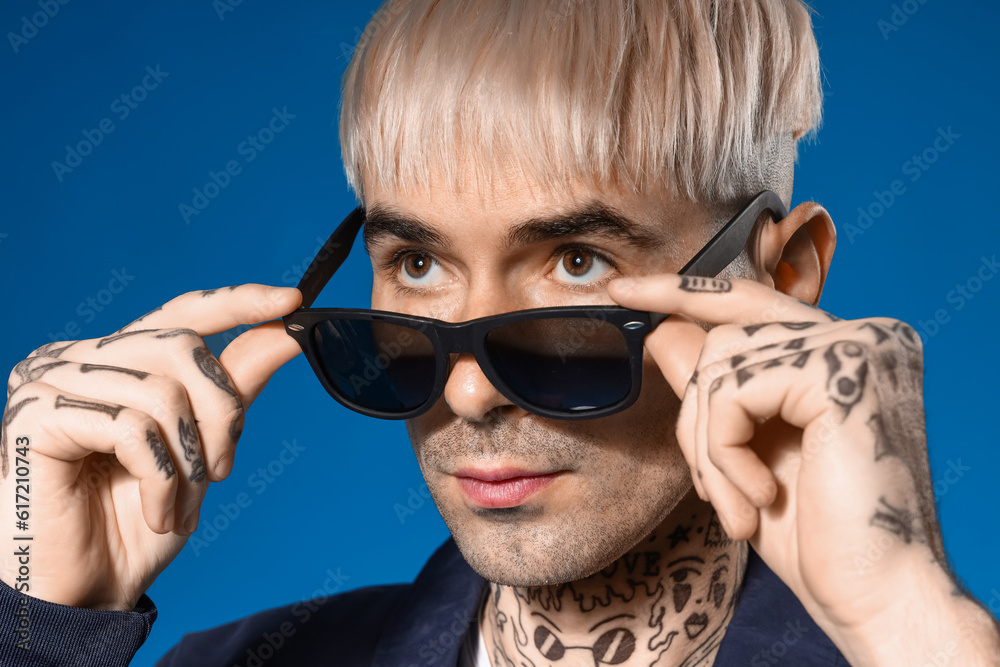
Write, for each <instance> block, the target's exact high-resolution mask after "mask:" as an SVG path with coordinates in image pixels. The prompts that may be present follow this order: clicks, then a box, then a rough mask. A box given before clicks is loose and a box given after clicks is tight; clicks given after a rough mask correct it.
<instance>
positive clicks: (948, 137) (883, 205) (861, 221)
mask: <svg viewBox="0 0 1000 667" xmlns="http://www.w3.org/2000/svg"><path fill="white" fill-rule="evenodd" d="M961 138H962V135H961V134H957V133H956V132H955V131H954V130H952V129H951V126H950V125H949V126H948V129H947V130H946V129H944V128H943V127H939V128H938V129H937V136H936V137H935V138H934V141H932V142H931V145H930V146H928V147H927V148H925V149H924V150H923V151H921V152H920V153H914V154H913V155H912V156H911V157H910V159H909V160H907V161H906V162H904V163H903V164H902V165H901V166H900V171H902V172H903V175H904V176H907V177H908V178H907V180H908V181H909V182H910V183H916V182H917V181H919V180H920V178H921V177H922V176H923V175H924V174H925V173H926V172H927V170H928V169H930V168H931V167H932V166H933V165H934V164H935V163H936V162H937V161H938V160H939V159H941V155H942V154H944V153H947V152H948V151H949V150H951V147H952V146H954V145H955V142H956V141H958V140H959V139H961ZM906 192H907V185H906V182H905V181H904V180H903V179H896V180H894V181H893V182H892V183H890V184H889V189H888V190H882V191H880V190H875V191H874V192H872V197H873V201H872V202H871V203H869V204H868V205H867V206H859V207H858V219H857V221H856V223H855V224H851V223H848V224H847V225H846V226H845V227H844V233H846V234H847V240H848V241H849V242H850V243H854V241H855V240H856V239H857V238H858V237H859V236H863V235H864V233H865V232H866V231H868V230H869V229H871V228H872V226H873V225H874V224H875V222H876V221H877V220H878V219H879V218H881V217H882V216H883V215H885V213H886V211H888V210H889V209H890V208H892V207H893V205H894V204H895V203H896V202H897V201H899V198H900V197H902V196H903V195H905V194H906Z"/></svg>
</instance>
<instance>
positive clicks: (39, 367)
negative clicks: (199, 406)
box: [27, 358, 208, 528]
mask: <svg viewBox="0 0 1000 667" xmlns="http://www.w3.org/2000/svg"><path fill="white" fill-rule="evenodd" d="M27 362H28V373H27V374H28V375H30V376H36V377H38V378H39V379H40V378H41V377H44V378H45V381H46V383H47V384H49V385H51V386H53V387H56V388H57V389H58V390H59V391H61V392H63V393H66V394H72V395H78V396H86V397H88V400H97V401H102V402H105V403H110V404H114V405H123V406H125V407H128V408H131V409H133V410H138V411H139V412H141V413H143V414H147V415H149V416H151V417H152V418H153V420H154V421H155V422H156V426H157V428H158V429H159V433H160V434H161V436H162V437H163V440H164V442H165V444H166V446H167V452H168V454H169V455H170V458H171V460H172V462H173V465H174V466H175V468H176V469H177V470H178V473H179V474H178V489H177V502H176V504H175V507H176V510H175V511H176V514H177V517H176V518H177V520H176V522H175V523H176V526H177V527H178V528H180V527H182V526H186V525H187V524H188V523H191V522H194V521H196V518H197V517H196V516H195V518H192V515H197V512H198V508H199V507H200V506H201V501H202V499H203V498H204V496H205V491H206V490H207V487H208V480H207V477H206V469H205V459H204V455H203V453H202V445H201V438H200V436H199V434H198V430H197V428H196V427H195V419H194V415H193V413H192V411H191V406H190V404H189V403H188V395H187V391H186V390H185V388H184V385H182V384H181V383H180V382H178V381H177V380H175V379H174V378H172V377H167V376H162V375H154V374H151V373H147V372H144V371H138V370H135V369H131V368H120V367H116V366H107V365H103V364H78V363H74V362H70V361H67V360H58V361H55V362H52V361H51V360H48V359H45V358H41V359H30V360H27ZM40 362H41V363H40ZM46 362H47V363H46Z"/></svg>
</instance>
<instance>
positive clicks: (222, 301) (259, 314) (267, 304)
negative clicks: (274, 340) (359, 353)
mask: <svg viewBox="0 0 1000 667" xmlns="http://www.w3.org/2000/svg"><path fill="white" fill-rule="evenodd" d="M300 303H302V293H301V292H299V291H298V290H297V289H295V288H294V287H273V286H268V285H259V284H256V283H248V284H246V285H234V286H232V287H222V288H219V289H210V290H200V291H196V292H188V293H187V294H182V295H181V296H178V297H176V298H174V299H172V300H170V301H168V302H167V303H165V304H163V305H162V306H160V307H159V308H156V309H154V310H152V311H150V312H149V313H146V314H145V315H143V316H142V317H140V318H139V319H137V320H135V321H134V322H132V323H130V324H128V325H127V326H125V327H124V328H122V329H121V330H120V331H119V332H117V333H116V334H113V335H112V336H109V337H107V338H112V339H114V338H115V336H121V335H123V334H124V335H129V334H133V333H135V332H137V331H143V330H149V329H193V330H194V331H196V332H198V335H199V336H209V335H212V334H217V333H220V332H222V331H226V330H227V329H232V328H233V327H236V326H239V325H241V324H257V323H258V322H264V321H267V320H272V319H274V318H276V317H281V316H283V315H287V314H288V313H290V312H292V311H293V310H295V309H296V308H298V307H299V304H300ZM105 340H106V339H105Z"/></svg>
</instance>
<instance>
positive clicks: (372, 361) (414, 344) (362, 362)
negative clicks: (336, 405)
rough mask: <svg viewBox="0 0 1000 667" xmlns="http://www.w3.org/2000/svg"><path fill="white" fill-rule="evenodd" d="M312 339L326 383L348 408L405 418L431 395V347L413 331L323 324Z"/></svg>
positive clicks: (373, 323) (394, 326)
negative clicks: (398, 414) (328, 383)
mask: <svg viewBox="0 0 1000 667" xmlns="http://www.w3.org/2000/svg"><path fill="white" fill-rule="evenodd" d="M313 338H314V340H315V342H316V348H317V350H318V352H319V358H320V361H321V362H322V364H323V369H324V371H325V373H326V377H327V379H328V380H329V381H330V383H331V384H332V385H333V386H334V387H335V388H336V390H337V392H339V393H340V395H341V397H342V398H344V399H346V400H347V402H348V403H354V404H356V405H359V406H362V407H365V408H368V409H372V410H380V411H382V412H389V413H392V412H396V413H403V412H407V411H409V410H413V409H414V408H417V407H419V406H420V405H422V404H423V403H424V402H425V401H427V399H428V398H429V397H430V395H431V392H432V391H433V389H434V373H435V361H434V346H433V344H432V343H431V341H430V339H428V338H427V336H425V335H424V334H422V333H420V331H418V330H417V329H413V328H410V327H405V326H400V325H397V324H389V323H386V322H376V321H371V320H327V321H325V322H320V323H319V324H317V325H316V328H315V329H314V331H313Z"/></svg>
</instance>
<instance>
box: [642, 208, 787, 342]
mask: <svg viewBox="0 0 1000 667" xmlns="http://www.w3.org/2000/svg"><path fill="white" fill-rule="evenodd" d="M764 211H768V212H769V213H770V214H771V218H772V219H773V220H774V222H775V224H777V223H778V222H780V221H781V220H783V219H784V218H786V217H787V216H788V209H787V208H786V207H785V204H784V202H782V201H781V197H779V196H778V195H777V194H775V193H774V192H772V191H770V190H764V191H763V192H760V193H759V194H757V196H756V197H754V198H753V199H752V200H751V201H750V203H749V204H747V205H746V206H744V207H743V209H742V210H741V211H740V212H739V213H737V214H736V215H735V216H734V217H733V219H732V220H730V221H729V222H728V223H726V226H725V227H723V228H722V229H721V230H719V232H718V233H717V234H716V235H715V236H713V237H712V240H711V241H709V242H708V243H707V244H705V247H704V248H702V249H701V250H700V251H699V252H698V254H697V255H695V256H694V257H693V258H692V259H691V261H690V262H688V263H687V264H685V265H684V268H682V269H681V270H680V271H678V273H679V274H680V275H682V276H696V277H700V278H713V277H715V276H717V275H719V273H721V272H722V270H723V269H724V268H726V267H727V266H729V265H730V264H732V262H733V260H734V259H736V257H737V256H738V255H739V254H740V253H741V252H742V251H743V248H745V247H746V244H747V241H748V240H749V238H750V232H751V231H752V230H753V226H754V224H755V223H756V222H757V218H759V217H760V214H761V213H763V212H764ZM667 317H669V315H666V314H663V313H650V314H649V323H650V325H651V327H652V328H653V329H655V328H656V327H657V326H659V324H660V323H661V322H662V321H663V320H665V319H667Z"/></svg>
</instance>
